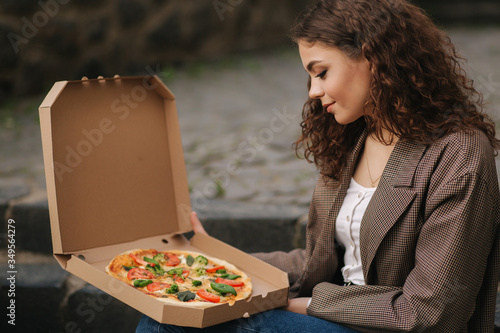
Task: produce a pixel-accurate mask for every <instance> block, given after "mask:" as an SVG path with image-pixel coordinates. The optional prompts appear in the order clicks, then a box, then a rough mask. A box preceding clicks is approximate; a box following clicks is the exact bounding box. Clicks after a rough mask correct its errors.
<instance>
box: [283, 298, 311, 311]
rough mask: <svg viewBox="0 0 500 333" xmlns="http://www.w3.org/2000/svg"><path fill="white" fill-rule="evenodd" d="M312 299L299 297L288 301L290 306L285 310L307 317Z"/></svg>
mask: <svg viewBox="0 0 500 333" xmlns="http://www.w3.org/2000/svg"><path fill="white" fill-rule="evenodd" d="M310 299H311V298H310V297H298V298H292V299H289V300H288V305H287V306H286V307H285V308H283V310H286V311H290V312H295V313H300V314H303V315H307V304H308V303H309V300H310Z"/></svg>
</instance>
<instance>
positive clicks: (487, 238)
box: [307, 173, 499, 332]
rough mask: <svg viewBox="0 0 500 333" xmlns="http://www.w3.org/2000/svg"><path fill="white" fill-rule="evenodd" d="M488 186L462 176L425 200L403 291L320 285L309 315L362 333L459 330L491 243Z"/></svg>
mask: <svg viewBox="0 0 500 333" xmlns="http://www.w3.org/2000/svg"><path fill="white" fill-rule="evenodd" d="M489 183H490V185H489V184H488V182H487V181H485V180H484V179H481V177H480V176H479V175H478V174H476V173H466V174H463V175H461V176H459V177H456V178H454V179H451V180H449V181H447V182H446V183H444V184H441V185H440V186H439V187H438V188H437V189H436V190H435V191H434V192H433V193H432V194H429V196H428V197H427V199H426V205H425V207H424V208H423V209H424V210H425V213H424V218H425V219H424V223H423V225H422V228H421V230H420V235H419V237H418V241H417V244H416V247H415V253H414V255H415V265H414V268H413V269H412V271H411V272H410V274H409V275H408V276H407V278H406V280H405V283H404V285H403V286H402V287H394V286H376V285H366V286H349V287H340V286H338V285H334V284H331V283H327V282H322V283H319V284H318V285H316V286H315V287H314V289H313V295H312V302H311V304H310V306H309V307H308V309H307V312H308V314H309V315H312V316H315V317H319V318H323V319H326V320H330V321H334V322H339V323H344V324H347V326H352V327H353V328H355V329H357V330H360V331H366V332H371V331H377V332H380V331H384V332H386V331H392V330H395V331H411V332H424V331H425V332H459V331H461V329H463V327H464V326H465V325H466V323H467V322H468V320H469V318H470V317H471V316H472V314H473V312H474V309H475V302H476V297H477V294H478V292H479V289H480V288H481V281H483V278H484V276H485V272H486V269H487V265H488V257H489V255H490V251H491V249H492V247H493V244H494V243H495V241H496V238H497V237H498V236H497V235H498V223H497V222H498V216H497V212H498V211H497V210H496V208H494V207H496V206H498V205H499V202H498V190H497V191H495V189H494V188H493V186H492V185H491V182H489ZM412 255H413V254H412ZM491 329H492V328H491Z"/></svg>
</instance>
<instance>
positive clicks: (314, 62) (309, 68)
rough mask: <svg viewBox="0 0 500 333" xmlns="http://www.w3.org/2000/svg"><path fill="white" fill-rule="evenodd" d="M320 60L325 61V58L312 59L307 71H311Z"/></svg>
mask: <svg viewBox="0 0 500 333" xmlns="http://www.w3.org/2000/svg"><path fill="white" fill-rule="evenodd" d="M320 62H323V60H311V61H310V62H309V63H308V64H307V67H306V69H307V71H308V72H310V71H311V70H312V68H313V66H314V65H316V64H317V63H320Z"/></svg>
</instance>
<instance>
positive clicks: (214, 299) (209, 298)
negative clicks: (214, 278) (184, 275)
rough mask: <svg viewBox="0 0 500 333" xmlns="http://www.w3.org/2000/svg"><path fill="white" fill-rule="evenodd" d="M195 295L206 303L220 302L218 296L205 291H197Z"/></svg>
mask: <svg viewBox="0 0 500 333" xmlns="http://www.w3.org/2000/svg"><path fill="white" fill-rule="evenodd" d="M196 294H197V295H198V296H200V297H201V298H203V299H204V300H206V301H209V302H212V303H219V302H220V296H217V295H214V294H212V293H209V292H208V291H206V290H205V289H198V291H197V292H196Z"/></svg>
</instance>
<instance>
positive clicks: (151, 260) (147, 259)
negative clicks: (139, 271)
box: [144, 257, 160, 265]
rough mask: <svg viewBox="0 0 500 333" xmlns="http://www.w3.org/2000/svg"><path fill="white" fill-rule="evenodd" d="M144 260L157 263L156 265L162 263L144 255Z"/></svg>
mask: <svg viewBox="0 0 500 333" xmlns="http://www.w3.org/2000/svg"><path fill="white" fill-rule="evenodd" d="M144 261H147V262H150V263H152V264H155V265H160V264H159V263H158V261H156V260H154V259H151V258H148V257H144Z"/></svg>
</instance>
